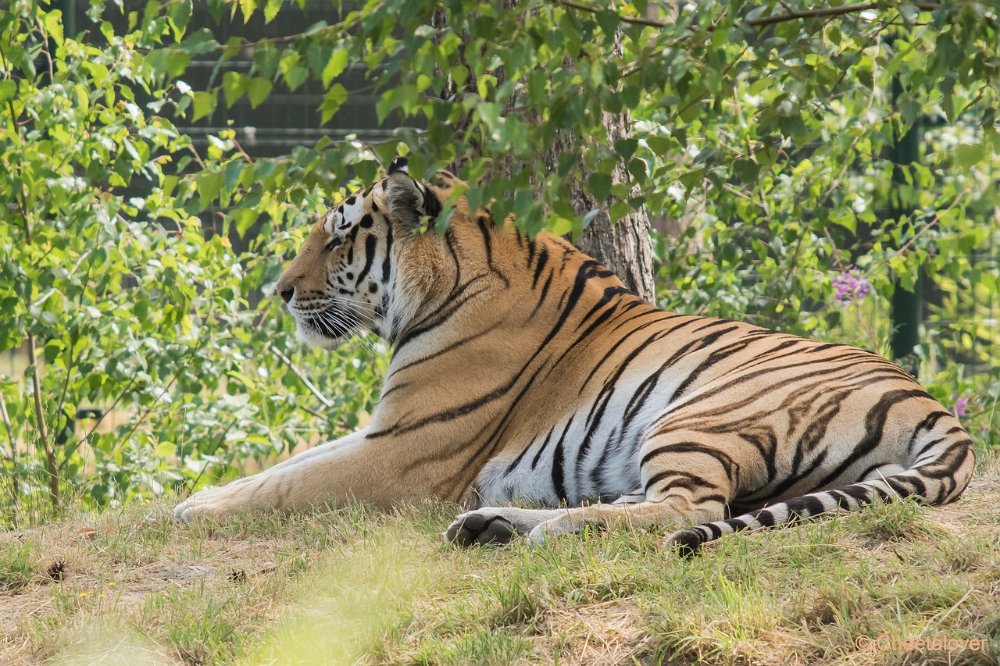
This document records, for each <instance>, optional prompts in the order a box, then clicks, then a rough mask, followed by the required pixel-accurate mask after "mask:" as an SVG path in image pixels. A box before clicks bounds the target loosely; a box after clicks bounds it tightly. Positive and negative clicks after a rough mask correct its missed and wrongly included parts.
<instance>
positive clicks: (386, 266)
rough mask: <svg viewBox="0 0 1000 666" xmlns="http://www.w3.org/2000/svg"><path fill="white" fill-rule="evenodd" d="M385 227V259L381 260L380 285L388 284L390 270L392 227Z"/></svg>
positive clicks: (388, 225) (389, 225)
mask: <svg viewBox="0 0 1000 666" xmlns="http://www.w3.org/2000/svg"><path fill="white" fill-rule="evenodd" d="M385 226H386V234H385V259H383V260H382V284H388V283H389V272H390V271H391V269H392V225H391V224H387V225H385Z"/></svg>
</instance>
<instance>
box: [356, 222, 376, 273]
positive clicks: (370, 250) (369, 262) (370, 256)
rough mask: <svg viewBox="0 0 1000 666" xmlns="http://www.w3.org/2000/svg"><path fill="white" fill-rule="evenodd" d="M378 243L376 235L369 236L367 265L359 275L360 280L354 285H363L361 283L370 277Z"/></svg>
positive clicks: (366, 255) (366, 243) (366, 239)
mask: <svg viewBox="0 0 1000 666" xmlns="http://www.w3.org/2000/svg"><path fill="white" fill-rule="evenodd" d="M377 242H378V238H377V237H376V236H375V235H374V234H369V235H368V237H367V238H365V265H364V267H363V268H362V269H361V272H360V273H359V274H358V279H357V281H356V282H355V283H354V284H356V285H358V284H361V281H362V280H364V279H365V276H367V275H368V271H370V270H371V268H372V262H373V261H374V260H375V244H376V243H377Z"/></svg>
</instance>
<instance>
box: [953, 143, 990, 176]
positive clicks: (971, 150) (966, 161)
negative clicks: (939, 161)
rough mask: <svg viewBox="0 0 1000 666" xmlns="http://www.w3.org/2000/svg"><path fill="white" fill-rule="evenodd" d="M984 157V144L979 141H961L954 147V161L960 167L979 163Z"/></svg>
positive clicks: (968, 166) (966, 167)
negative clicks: (972, 142) (970, 142)
mask: <svg viewBox="0 0 1000 666" xmlns="http://www.w3.org/2000/svg"><path fill="white" fill-rule="evenodd" d="M984 157H986V146H984V145H983V144H981V143H974V144H969V143H962V144H959V146H958V148H956V149H955V163H956V164H957V165H958V166H959V167H960V168H962V169H966V170H967V169H969V168H970V167H972V166H974V165H976V164H979V163H980V162H982V161H983V158H984Z"/></svg>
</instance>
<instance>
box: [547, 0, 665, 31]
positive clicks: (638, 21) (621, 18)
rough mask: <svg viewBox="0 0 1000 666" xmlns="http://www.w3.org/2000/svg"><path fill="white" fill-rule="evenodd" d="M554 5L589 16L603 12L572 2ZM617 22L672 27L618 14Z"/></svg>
mask: <svg viewBox="0 0 1000 666" xmlns="http://www.w3.org/2000/svg"><path fill="white" fill-rule="evenodd" d="M555 1H556V4H559V5H562V6H563V7H568V8H569V9H576V10H579V11H581V12H590V13H591V14H598V13H601V12H604V11H607V10H605V9H601V8H600V7H590V6H588V5H582V4H580V3H579V2H573V1H572V0H555ZM618 20H619V21H621V22H622V23H631V24H632V25H645V26H649V27H652V28H667V27H669V26H672V25H673V23H664V22H663V21H655V20H653V19H647V18H640V17H638V16H622V15H621V14H618Z"/></svg>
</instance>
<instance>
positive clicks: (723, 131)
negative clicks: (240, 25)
mask: <svg viewBox="0 0 1000 666" xmlns="http://www.w3.org/2000/svg"><path fill="white" fill-rule="evenodd" d="M299 4H300V5H302V4H303V3H302V2H301V1H300V3H299ZM207 6H208V7H209V9H210V11H211V12H212V13H213V14H214V15H215V16H216V17H217V18H218V17H221V16H222V14H223V13H225V12H229V13H230V15H235V16H241V17H242V18H243V20H244V21H248V20H250V19H251V18H254V17H256V16H259V15H262V18H263V20H264V21H265V22H269V21H272V20H273V19H274V18H275V17H276V16H277V15H278V14H279V13H280V12H281V11H283V7H284V5H283V3H282V2H280V1H276V0H267V1H266V2H265V3H260V4H259V3H258V2H256V1H255V0H239V1H238V2H237V1H235V0H231V1H226V0H211V1H210V2H208V3H207ZM130 7H131V5H129V6H126V7H124V8H123V7H122V6H121V5H113V6H106V5H105V4H104V3H91V5H90V8H89V10H88V16H89V17H90V20H91V23H89V24H88V25H87V26H86V27H85V30H84V32H81V34H80V35H65V34H63V27H62V21H61V15H60V12H59V11H58V10H55V9H53V8H52V6H51V5H49V4H42V3H35V2H29V1H19V2H16V3H13V4H12V5H11V7H10V9H9V10H8V11H6V12H4V13H3V14H2V15H0V111H2V113H0V118H2V121H0V160H2V166H3V170H2V171H3V172H2V173H0V203H2V204H3V205H4V206H5V212H6V219H5V222H4V224H2V225H0V274H2V279H0V321H3V326H2V327H0V350H4V349H23V350H25V351H26V353H27V358H28V360H29V363H28V365H27V367H26V368H25V369H24V372H23V375H18V373H15V376H11V377H2V376H0V397H2V402H0V407H2V408H3V409H2V412H3V415H4V418H3V421H4V429H3V431H2V432H0V441H2V442H3V444H4V447H3V449H2V450H3V453H4V465H5V470H6V471H5V472H4V475H3V476H4V479H5V488H4V489H3V492H4V498H5V499H3V500H0V503H2V505H3V508H4V510H5V515H6V518H7V521H8V522H12V521H15V520H16V519H17V515H18V514H17V510H18V508H19V507H20V509H21V511H22V513H24V512H25V511H26V509H27V508H31V510H32V511H36V510H37V511H39V512H42V511H43V510H47V507H48V506H52V507H55V506H58V504H59V501H60V499H61V498H63V497H65V496H66V495H72V496H74V497H77V496H78V497H82V498H83V499H84V500H85V501H86V502H88V503H92V504H100V505H103V504H108V503H111V502H120V501H122V500H123V499H125V498H127V497H129V496H130V495H132V494H137V493H147V492H160V491H161V490H163V489H164V488H169V487H179V486H181V485H185V484H188V485H189V484H193V483H200V482H202V481H204V480H208V479H214V478H218V477H219V476H224V475H228V474H232V473H234V472H233V466H232V463H233V461H235V460H243V459H246V458H265V457H269V456H273V455H275V454H278V453H281V452H285V451H287V450H289V449H290V448H291V447H293V446H294V445H295V444H297V443H299V442H300V441H309V440H314V439H317V438H324V437H329V436H334V435H336V434H339V433H341V432H343V431H345V430H348V429H351V428H353V427H355V426H356V425H357V423H358V419H359V418H363V415H364V413H365V412H366V411H368V410H370V408H371V405H372V403H373V401H374V400H375V397H376V396H377V392H378V377H379V376H380V373H381V369H382V368H383V367H384V364H385V362H386V355H385V353H384V350H376V353H374V354H372V353H371V351H370V350H369V347H370V346H371V341H367V340H360V341H355V342H353V343H352V346H349V347H346V348H345V349H343V350H342V351H341V352H340V353H339V354H335V355H327V354H314V353H308V352H305V351H303V350H302V349H301V348H300V347H299V346H298V345H297V344H296V343H294V342H293V340H292V337H291V332H290V330H289V324H288V322H286V321H285V318H284V317H282V316H281V315H280V314H279V309H278V307H277V304H276V303H274V302H273V300H274V299H269V298H265V299H264V300H263V301H261V303H260V304H259V305H251V300H250V298H249V297H250V294H251V293H252V292H253V290H255V289H257V288H261V287H262V288H263V290H264V293H265V294H266V293H268V290H269V286H270V285H272V284H273V282H274V281H275V280H276V278H277V275H278V273H279V271H280V265H281V261H282V259H283V258H284V257H287V256H288V255H289V253H290V252H292V251H293V250H294V248H295V247H296V245H297V244H298V242H300V240H301V238H302V236H303V234H304V232H305V230H306V228H307V226H308V216H309V214H311V213H314V212H317V211H318V210H320V209H322V207H323V206H324V205H325V204H326V203H327V202H329V201H330V200H336V199H338V198H339V197H342V196H344V195H345V193H346V192H347V191H348V190H350V189H351V188H353V187H354V186H356V185H359V184H361V183H366V182H370V181H371V180H372V179H373V178H374V177H375V176H376V174H377V173H378V171H379V168H380V165H382V164H385V163H387V162H388V160H389V159H391V157H392V156H394V155H395V154H397V153H398V152H409V155H410V163H411V169H412V171H413V172H414V173H416V174H421V173H427V174H429V173H430V172H432V171H433V170H434V169H436V168H438V167H439V166H443V165H455V164H457V165H458V166H459V167H460V171H461V175H462V176H463V177H464V178H465V179H467V180H468V181H469V188H468V190H467V192H466V195H467V196H468V197H469V199H470V201H471V203H472V204H473V205H477V204H479V203H482V202H485V201H489V200H494V204H493V210H494V213H495V214H496V215H498V216H502V215H505V214H507V213H513V214H515V215H516V216H517V220H518V224H519V225H521V226H522V227H523V228H524V229H525V230H526V231H529V232H536V231H538V230H539V229H542V228H548V229H551V230H553V231H556V232H558V233H572V234H577V233H579V232H580V231H581V230H582V229H583V227H584V226H585V225H586V224H587V223H588V221H589V220H591V219H593V215H591V214H588V215H576V214H575V212H574V208H573V205H572V204H573V199H574V195H575V193H579V192H585V193H587V195H589V197H590V199H591V200H593V201H596V202H599V204H600V205H602V206H605V207H606V208H607V211H608V213H609V214H610V216H611V218H612V219H620V218H622V217H623V216H625V215H626V214H627V213H628V211H630V210H633V209H638V208H642V207H645V208H647V209H648V210H649V211H651V212H652V213H653V214H654V215H658V216H663V217H664V218H668V219H671V220H677V221H679V229H680V231H679V232H678V233H677V234H676V235H675V236H674V237H669V238H668V237H664V236H661V237H659V238H658V243H657V247H658V255H659V264H658V268H657V272H658V278H659V279H658V284H659V285H660V293H659V298H660V301H661V304H663V305H664V306H666V307H669V308H673V309H678V310H683V311H689V312H703V313H707V314H712V315H716V316H723V317H731V318H739V319H747V320H750V321H753V322H755V323H760V324H763V325H766V326H770V327H773V328H779V329H782V330H787V331H790V332H793V333H799V334H804V335H811V336H817V337H823V338H828V339H837V340H842V341H845V342H852V343H855V344H860V345H862V346H867V347H869V348H873V349H876V350H883V351H884V350H885V349H886V348H887V346H886V339H887V336H888V334H889V324H888V323H887V322H888V318H887V314H888V302H889V301H888V299H890V298H891V296H892V294H893V292H894V290H896V289H899V288H904V289H912V288H915V285H917V283H918V277H919V276H920V275H921V274H923V276H924V277H925V278H926V279H927V280H928V281H929V282H930V283H931V284H932V285H934V286H935V289H936V290H937V291H938V293H939V295H940V296H941V297H940V299H939V305H937V306H935V308H934V309H933V311H932V312H931V313H930V321H931V323H932V324H935V325H934V326H933V327H929V328H928V332H927V334H926V335H925V336H924V343H923V344H922V345H921V347H920V349H919V350H917V352H918V353H919V355H920V358H921V359H923V364H922V366H921V377H922V379H924V380H925V381H928V382H929V384H930V386H931V390H932V391H933V392H935V395H937V396H938V397H940V398H941V399H942V400H944V401H945V403H946V404H949V405H952V404H954V402H955V401H957V400H958V399H959V398H961V397H963V396H966V395H968V396H972V401H973V402H972V403H970V404H973V405H974V406H978V407H976V409H977V410H978V411H975V410H972V411H969V414H970V415H971V416H970V418H972V419H974V420H975V424H976V427H975V428H973V434H975V435H976V436H977V437H980V438H982V439H985V440H986V441H987V443H988V445H992V446H997V445H998V444H1000V442H998V434H997V429H996V428H995V427H994V426H993V425H992V424H993V423H994V422H995V419H994V412H995V409H994V408H995V405H996V401H997V398H998V396H1000V378H998V369H997V364H996V350H997V349H998V347H1000V340H998V335H1000V333H998V330H1000V327H998V326H997V324H996V322H997V319H998V309H1000V303H998V302H997V297H996V294H997V293H998V291H1000V289H998V288H1000V279H998V277H997V260H996V259H997V257H996V253H997V251H998V248H1000V238H998V236H1000V232H998V228H1000V224H998V222H1000V218H998V212H997V209H998V206H997V203H998V201H997V200H998V197H1000V194H998V193H1000V188H997V187H996V182H997V174H998V171H997V167H998V166H1000V157H998V155H1000V129H998V119H997V116H996V108H997V107H998V102H1000V76H998V73H1000V72H998V69H1000V36H998V20H1000V19H998V15H997V11H996V8H994V7H992V6H991V5H989V4H988V3H979V2H971V1H958V2H950V3H940V4H937V3H923V2H920V3H915V2H877V3H871V4H867V5H863V6H862V5H849V4H843V3H839V2H833V4H831V5H830V6H829V7H828V8H826V9H825V10H823V11H818V10H816V9H815V8H813V7H812V5H811V3H806V2H804V1H799V0H794V1H793V2H785V1H779V0H760V1H759V2H723V1H722V0H709V1H707V2H703V3H696V4H695V3H688V4H683V5H674V4H671V3H663V4H653V3H649V4H647V3H645V2H633V3H624V2H622V3H613V4H597V3H594V4H590V3H587V2H570V1H568V0H567V1H559V0H557V1H555V2H550V1H546V2H542V1H541V0H531V1H527V2H519V3H499V4H497V3H479V2H473V1H470V0H445V1H443V2H413V1H412V0H370V1H368V2H362V3H358V4H351V5H350V6H348V5H346V4H344V5H341V4H339V3H334V4H333V5H332V8H331V11H330V14H331V16H334V17H336V18H334V19H332V20H331V21H329V22H325V21H321V22H319V23H316V24H314V25H312V26H311V27H309V28H308V29H307V30H305V31H304V32H303V33H301V34H295V35H287V36H285V37H282V38H277V39H274V38H272V39H263V40H260V41H256V42H250V41H248V40H246V39H244V38H241V37H233V38H230V39H229V40H228V41H226V42H224V43H220V42H219V41H218V40H217V39H216V38H215V36H214V35H213V33H212V32H211V31H210V30H208V29H205V28H201V29H197V30H189V29H188V24H189V22H190V20H191V16H192V3H191V2H190V1H189V0H168V1H166V2H162V3H149V4H146V5H144V6H142V7H141V8H139V9H136V10H135V11H132V10H131V9H130ZM108 12H124V14H125V21H124V25H126V26H127V28H124V29H119V30H117V31H116V29H115V28H114V27H113V26H112V24H111V22H109V21H108V20H107V19H106V18H105V14H107V13H108ZM238 54H251V57H252V64H251V66H250V67H249V69H248V70H233V69H226V71H225V72H224V74H223V75H222V76H221V78H220V80H219V81H218V82H217V85H215V84H213V86H212V87H211V88H209V89H206V90H196V89H193V88H192V86H191V85H189V84H188V83H186V82H185V77H186V72H187V68H188V65H189V64H190V62H191V60H192V58H193V57H195V56H198V57H201V58H205V57H212V58H216V59H218V61H219V63H220V65H224V64H225V63H227V62H228V61H230V60H232V59H233V58H235V57H236V56H237V55H238ZM349 68H361V69H363V70H364V71H366V72H367V76H369V77H370V79H371V87H372V88H373V89H374V90H375V92H376V94H377V95H378V102H377V106H376V112H377V115H378V117H379V119H380V120H383V121H384V120H386V119H392V122H393V123H394V124H396V125H398V127H397V128H396V129H395V130H394V136H393V138H392V139H390V140H386V141H382V142H378V143H368V142H365V141H362V140H359V139H356V138H349V139H348V140H346V141H342V142H331V141H330V140H328V139H320V140H319V141H317V142H316V143H315V144H313V145H311V146H302V147H300V148H298V149H296V150H295V151H293V152H292V154H290V155H287V156H283V157H278V158H268V159H257V160H254V159H251V158H250V156H249V155H247V154H246V153H245V152H244V151H243V150H242V148H241V147H240V146H239V144H238V143H237V142H236V141H235V133H234V132H233V131H231V130H225V131H222V132H220V133H219V134H218V135H216V136H211V137H209V143H208V147H207V148H206V149H204V150H202V151H201V152H200V153H199V151H198V150H197V149H196V147H195V145H194V143H193V142H192V141H191V139H190V138H189V137H187V136H185V135H183V134H182V133H181V132H179V131H178V130H177V128H176V126H175V122H177V119H179V118H185V119H190V120H191V121H197V120H199V119H201V118H204V117H206V116H208V115H210V114H212V113H213V112H215V111H216V109H217V108H218V109H222V108H223V106H224V107H225V108H230V107H232V106H233V105H234V104H237V103H241V100H244V99H245V100H247V103H249V104H250V105H251V106H253V107H256V106H258V105H260V104H261V103H262V102H263V101H264V100H265V99H267V97H268V95H270V94H272V92H273V91H294V90H295V89H297V88H298V87H300V86H301V85H303V84H304V83H305V82H306V81H307V80H312V81H315V82H317V83H318V84H319V85H321V86H322V89H323V91H324V92H323V100H322V103H321V105H320V111H321V116H322V122H323V123H325V124H335V123H336V122H337V117H338V116H337V114H338V111H339V110H340V109H341V108H342V107H343V105H344V104H345V102H346V101H347V100H348V99H349V98H350V96H351V95H352V94H355V93H356V92H357V91H350V90H347V89H346V87H345V86H344V83H343V81H344V75H345V72H346V71H348V69H349ZM894 83H895V84H896V86H897V88H898V91H899V92H898V94H897V95H895V96H894V95H893V94H892V93H891V90H892V88H893V84H894ZM612 116H615V117H619V118H625V120H626V126H627V129H628V132H627V133H626V134H625V135H621V134H618V133H615V132H611V131H610V130H609V123H608V119H609V117H612ZM921 118H923V119H930V120H933V121H934V123H932V125H933V126H932V127H930V128H929V129H927V130H925V131H924V132H923V137H922V138H923V141H922V145H923V154H922V155H921V156H920V159H919V160H918V161H917V162H916V163H914V164H912V165H908V166H905V167H898V166H896V165H894V164H893V163H892V160H891V158H890V149H891V148H892V146H893V145H894V144H895V143H896V141H897V138H898V137H899V136H901V135H902V134H903V133H904V132H905V131H906V130H907V129H908V128H910V127H911V126H912V125H913V123H914V122H915V121H917V120H918V119H921ZM894 170H895V171H896V172H897V173H898V174H900V178H897V180H900V179H901V180H902V181H903V182H902V183H901V184H898V183H897V184H895V185H894V184H893V172H894ZM903 204H905V206H904V205H903ZM901 209H905V210H907V211H911V210H912V212H907V213H904V214H899V213H898V212H894V211H899V210H901ZM210 216H214V217H211V218H210ZM209 218H210V219H213V223H214V222H215V221H217V222H218V224H217V225H214V226H216V227H217V228H218V229H220V230H221V232H222V233H219V234H216V233H212V232H210V231H209V230H207V229H205V228H203V226H202V220H204V219H209ZM447 219H448V216H447V214H446V215H443V216H442V218H441V219H440V221H439V224H440V225H441V226H443V225H445V224H446V223H447ZM251 228H253V234H251V235H252V238H251V239H250V251H249V252H248V253H246V254H243V255H239V256H238V255H237V254H236V253H234V251H233V250H232V248H231V247H230V245H229V242H228V240H227V238H228V237H229V234H230V233H234V234H237V235H240V236H246V235H248V232H249V230H250V229H251ZM977 257H978V258H980V259H977ZM982 257H986V260H985V261H983V260H981V259H982ZM852 267H856V269H854V268H852ZM852 270H856V271H857V272H856V273H850V271H852ZM844 274H852V275H854V276H855V277H856V278H863V279H864V280H865V281H866V284H868V285H870V292H869V293H867V294H866V297H865V298H864V299H863V300H854V301H850V302H844V299H843V298H839V297H836V295H837V294H840V293H841V290H839V289H838V287H837V286H835V284H834V278H836V277H837V276H842V275H844ZM972 294H976V295H977V296H976V298H975V299H974V300H973V301H972V305H971V306H970V305H969V303H970V301H969V296H970V295H972ZM966 366H967V367H966ZM84 408H99V409H100V410H101V411H102V412H103V413H104V414H106V415H107V414H114V413H117V412H120V413H123V414H126V415H127V416H128V418H127V422H126V423H124V424H121V425H118V426H116V427H114V428H110V427H106V426H107V423H108V421H109V420H110V417H108V416H105V418H104V423H100V422H98V423H94V422H92V421H91V422H88V423H87V424H86V425H85V427H83V428H80V429H77V430H76V431H74V430H73V429H72V428H70V427H68V426H69V425H71V423H72V421H73V419H74V417H75V415H76V414H77V413H78V410H80V409H84ZM966 408H967V409H968V406H966ZM98 421H100V419H98ZM979 430H982V432H979ZM28 513H29V515H28V516H27V517H28V519H30V512H28Z"/></svg>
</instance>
